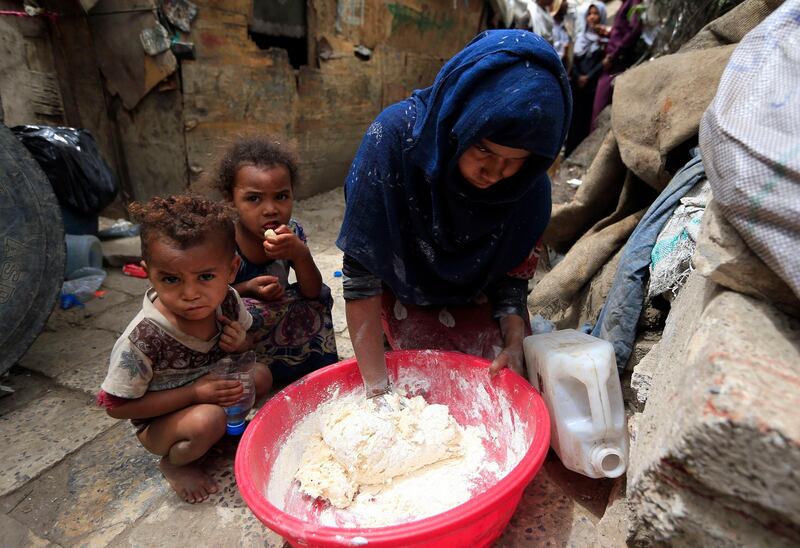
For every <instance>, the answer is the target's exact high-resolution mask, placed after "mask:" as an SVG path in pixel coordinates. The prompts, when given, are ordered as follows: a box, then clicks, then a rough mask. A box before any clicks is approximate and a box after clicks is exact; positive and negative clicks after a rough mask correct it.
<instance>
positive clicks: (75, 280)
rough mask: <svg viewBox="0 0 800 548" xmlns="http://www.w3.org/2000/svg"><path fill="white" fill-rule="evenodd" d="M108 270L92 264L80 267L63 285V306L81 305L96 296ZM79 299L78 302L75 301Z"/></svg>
mask: <svg viewBox="0 0 800 548" xmlns="http://www.w3.org/2000/svg"><path fill="white" fill-rule="evenodd" d="M106 276H107V274H106V271H105V270H103V269H102V268H93V267H90V266H87V267H84V268H79V269H78V270H76V271H74V272H73V273H72V274H70V279H68V280H65V281H64V285H62V286H61V308H64V309H66V308H70V307H72V306H80V305H82V303H85V302H86V301H88V300H90V299H92V298H93V297H95V296H96V294H97V292H98V290H99V289H100V287H101V286H102V285H103V282H104V281H105V279H106ZM76 300H77V302H75V301H76Z"/></svg>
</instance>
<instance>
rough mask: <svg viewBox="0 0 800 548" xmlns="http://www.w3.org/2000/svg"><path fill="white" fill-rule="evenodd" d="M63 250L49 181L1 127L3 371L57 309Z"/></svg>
mask: <svg viewBox="0 0 800 548" xmlns="http://www.w3.org/2000/svg"><path fill="white" fill-rule="evenodd" d="M64 252H65V250H64V226H63V224H62V221H61V210H60V209H59V206H58V201H57V200H56V196H55V194H54V193H53V189H52V187H51V186H50V181H48V180H47V177H46V176H45V174H44V172H43V171H42V170H41V169H40V168H39V165H38V164H37V163H36V160H34V159H33V157H32V156H31V155H30V154H29V153H28V151H27V150H26V149H25V147H24V146H22V143H20V142H19V141H18V140H17V138H16V137H14V134H13V133H11V131H10V130H9V129H8V128H7V127H6V126H4V125H2V124H0V373H4V372H5V371H7V370H8V369H9V368H10V367H11V366H12V365H14V364H15V363H17V360H18V359H19V358H20V357H21V356H22V355H23V354H24V353H25V351H26V350H27V349H28V347H29V346H30V345H31V343H32V342H33V341H34V339H36V337H37V336H38V335H39V332H40V331H41V330H42V327H43V326H44V323H45V322H46V321H47V317H48V316H49V315H50V313H51V312H52V311H53V307H54V306H55V304H56V301H57V299H58V295H59V291H60V289H61V284H62V282H63V280H64ZM54 358H55V356H54Z"/></svg>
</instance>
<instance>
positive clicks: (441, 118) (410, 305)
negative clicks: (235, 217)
mask: <svg viewBox="0 0 800 548" xmlns="http://www.w3.org/2000/svg"><path fill="white" fill-rule="evenodd" d="M571 110H572V99H571V94H570V89H569V80H568V79H567V75H566V71H565V70H564V66H563V65H562V64H561V60H560V59H559V58H558V56H557V55H556V52H555V50H553V48H552V46H551V45H550V44H548V43H547V42H546V41H545V40H544V39H543V38H542V37H541V36H538V35H536V34H533V33H531V32H527V31H523V30H494V31H486V32H484V33H482V34H480V35H479V36H477V37H476V38H475V39H473V40H472V42H470V43H469V44H468V45H467V46H466V47H465V48H464V50H462V51H461V52H460V53H457V54H456V55H455V56H454V57H453V58H452V59H450V61H448V62H447V64H445V66H444V67H443V68H442V70H441V71H440V72H439V74H438V75H437V77H436V80H435V81H434V82H433V85H432V86H431V87H429V88H426V89H423V90H418V91H415V92H414V93H413V95H412V96H411V97H410V98H408V99H406V100H404V101H401V102H399V103H396V104H394V105H391V106H389V107H388V108H386V109H385V110H384V111H383V112H382V113H381V114H379V115H378V117H377V119H376V120H375V121H374V122H373V123H372V125H370V127H369V128H368V129H367V132H366V135H365V136H364V139H363V140H362V142H361V146H360V147H359V150H358V153H357V154H356V157H355V159H354V160H353V165H352V167H351V168H350V172H349V174H348V175H347V178H346V180H345V198H346V209H345V216H344V221H343V223H342V228H341V231H340V233H339V238H338V240H337V242H336V244H337V246H338V247H339V249H341V250H342V251H343V252H344V260H343V269H342V270H343V273H344V278H343V289H344V298H345V312H346V316H347V325H348V328H349V330H350V335H351V338H352V341H353V349H354V351H355V355H356V358H357V360H358V366H359V369H360V371H361V374H362V377H363V380H364V385H365V388H366V393H367V396H368V397H374V396H379V395H381V394H384V393H386V392H387V391H388V390H389V389H390V386H389V380H388V375H387V371H386V362H385V357H384V346H383V335H384V334H385V335H386V338H387V339H388V341H389V343H390V345H391V346H392V348H394V349H447V350H458V351H461V352H464V353H467V354H472V355H476V356H482V357H484V358H487V359H490V360H493V362H492V364H491V367H490V372H491V373H497V372H498V371H500V370H501V369H503V368H505V367H508V368H510V369H511V370H512V371H514V372H516V373H523V371H524V369H523V356H522V339H523V337H524V336H525V334H526V333H530V318H529V315H528V309H527V305H526V298H527V288H528V280H529V279H530V278H532V277H533V274H534V271H535V268H536V261H537V258H538V252H537V242H538V241H539V239H540V238H541V235H542V233H543V232H544V229H545V227H546V226H547V222H548V220H549V219H550V209H551V199H550V180H549V178H548V177H547V173H546V172H547V169H548V167H549V166H550V165H551V164H552V163H553V160H554V159H555V158H556V157H557V156H558V154H559V152H560V151H561V147H562V144H563V142H564V138H565V137H566V132H567V128H568V127H569V119H570V113H571Z"/></svg>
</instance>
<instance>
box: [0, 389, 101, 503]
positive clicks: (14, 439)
mask: <svg viewBox="0 0 800 548" xmlns="http://www.w3.org/2000/svg"><path fill="white" fill-rule="evenodd" d="M115 422H116V421H115V420H114V419H112V418H110V417H108V416H107V415H106V414H105V412H103V410H102V409H100V408H98V407H96V406H95V405H93V402H92V401H91V399H90V398H87V397H86V396H83V395H80V396H78V395H77V394H75V393H73V392H70V391H67V390H55V391H52V392H48V393H47V394H45V395H44V396H43V397H41V398H39V399H36V400H34V401H31V402H29V403H28V404H27V405H25V406H23V407H21V408H17V409H15V410H14V411H12V412H10V413H8V414H5V415H3V416H2V417H0V462H2V463H3V467H2V468H1V469H0V495H5V494H7V493H9V492H11V491H12V490H14V489H16V488H18V487H20V486H21V485H23V484H24V483H25V482H27V481H28V480H30V479H31V478H34V477H36V476H37V475H38V474H39V473H41V472H43V471H44V470H47V469H48V468H50V467H51V466H53V465H54V464H56V463H57V462H59V461H61V460H62V459H63V458H64V457H65V456H67V455H69V454H70V453H72V452H73V451H75V450H76V449H78V448H79V447H81V446H82V445H83V444H84V443H86V442H87V441H90V440H92V439H94V438H95V437H96V436H97V435H98V434H100V433H101V432H103V431H105V430H106V429H108V428H109V427H111V426H112V425H113V424H114V423H115Z"/></svg>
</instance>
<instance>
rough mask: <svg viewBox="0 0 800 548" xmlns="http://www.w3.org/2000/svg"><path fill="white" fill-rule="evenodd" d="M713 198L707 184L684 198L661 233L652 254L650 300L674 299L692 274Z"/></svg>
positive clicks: (697, 187) (697, 186)
mask: <svg viewBox="0 0 800 548" xmlns="http://www.w3.org/2000/svg"><path fill="white" fill-rule="evenodd" d="M710 198H711V185H710V184H709V182H708V181H707V180H703V181H702V182H700V183H698V184H697V185H696V186H695V187H694V188H693V189H692V190H690V191H689V192H687V193H686V196H684V197H683V198H681V201H680V205H679V206H678V207H677V208H676V209H675V211H674V212H673V213H672V216H671V217H670V218H669V220H668V221H667V224H665V225H664V228H662V229H661V232H660V233H659V235H658V238H657V239H656V244H655V245H654V246H653V251H652V252H651V253H650V287H649V288H648V290H647V296H648V298H651V299H652V298H653V297H655V296H657V295H661V294H662V293H667V292H669V295H667V296H668V297H670V296H675V295H677V294H678V291H680V288H681V287H683V284H684V283H686V280H687V279H688V278H689V274H691V272H692V255H694V250H695V248H696V247H697V238H698V236H699V235H700V221H702V219H703V213H705V211H706V206H707V205H708V201H709V200H710Z"/></svg>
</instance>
